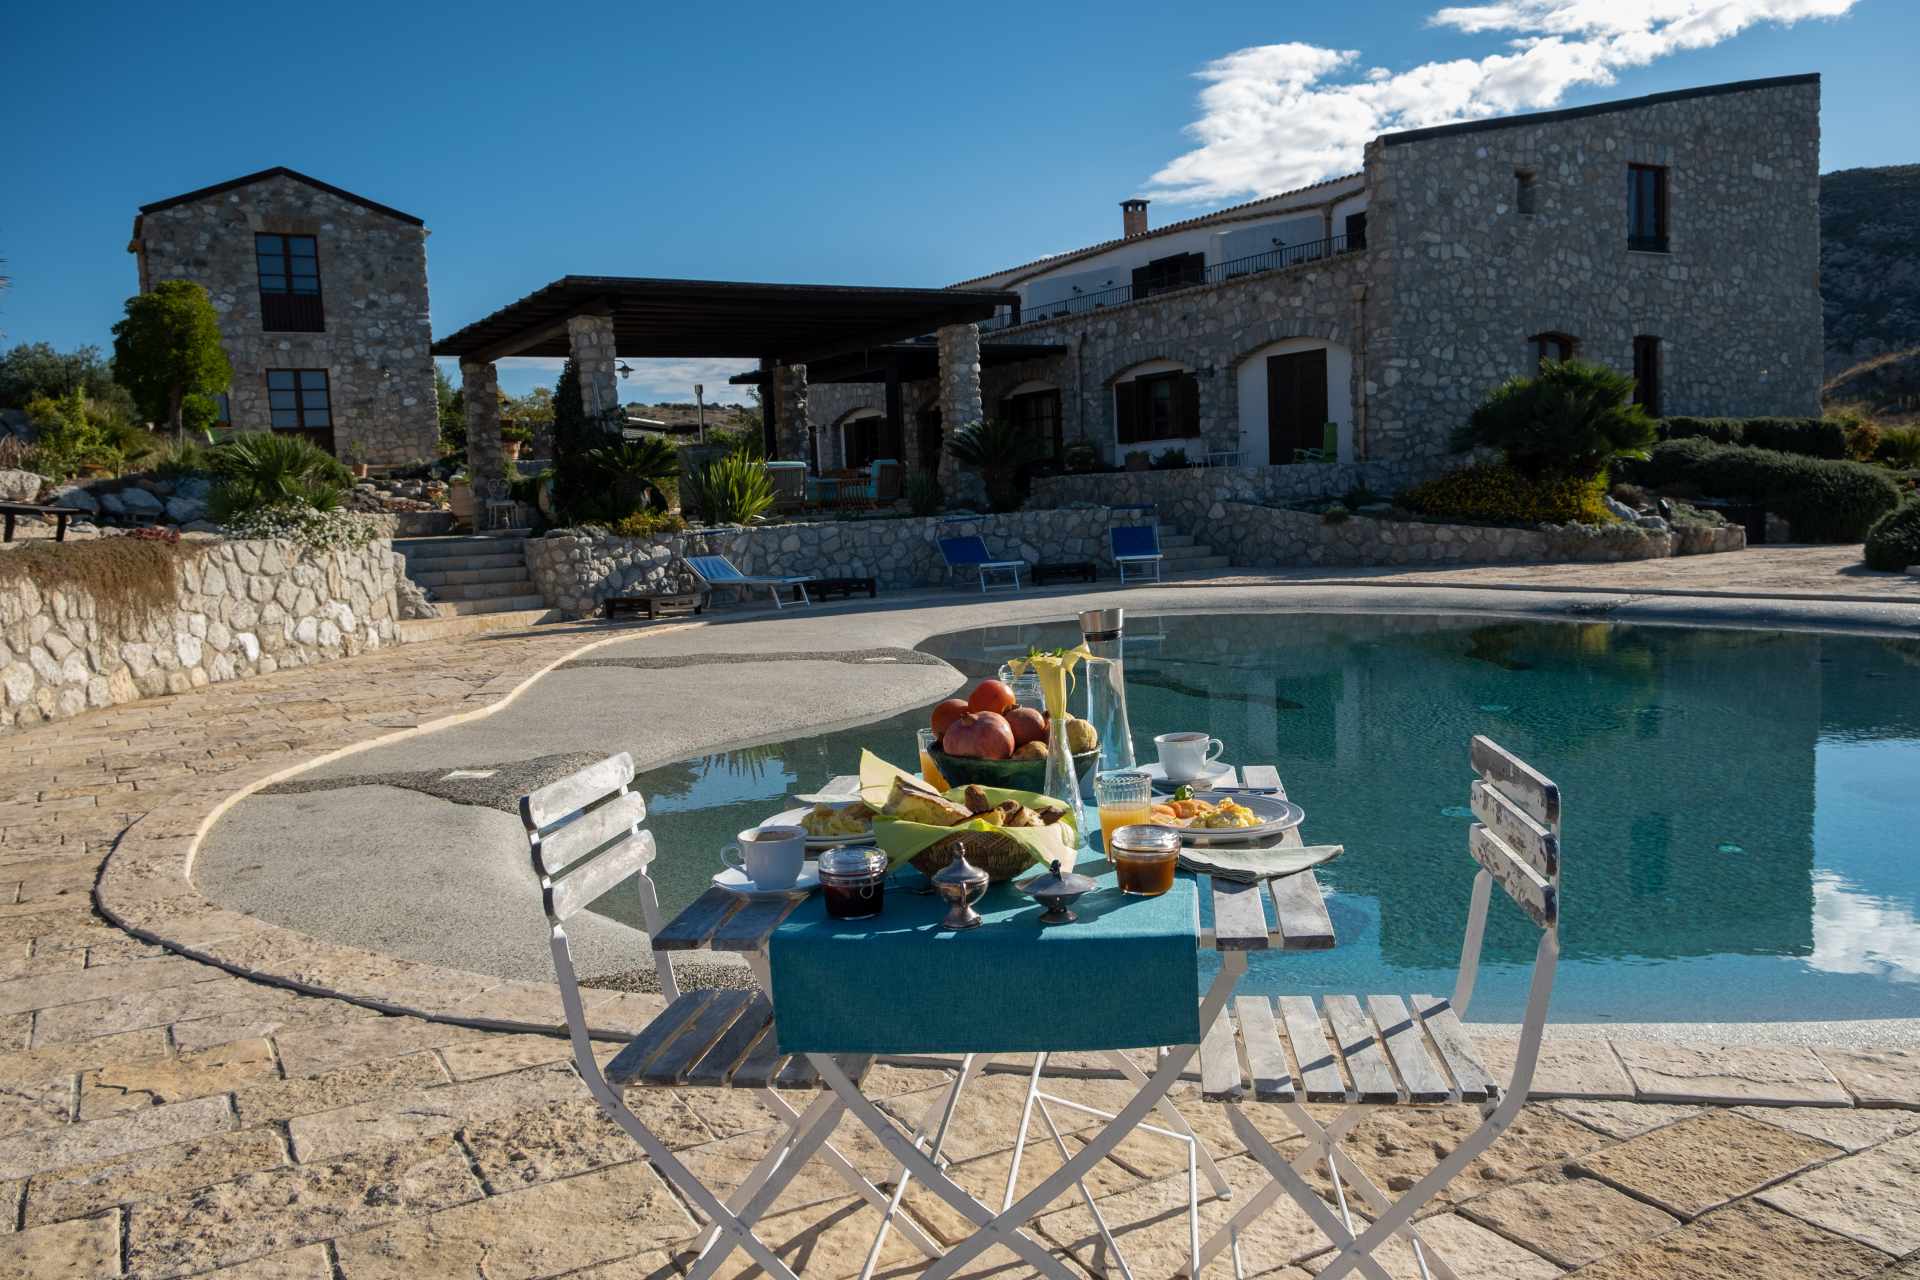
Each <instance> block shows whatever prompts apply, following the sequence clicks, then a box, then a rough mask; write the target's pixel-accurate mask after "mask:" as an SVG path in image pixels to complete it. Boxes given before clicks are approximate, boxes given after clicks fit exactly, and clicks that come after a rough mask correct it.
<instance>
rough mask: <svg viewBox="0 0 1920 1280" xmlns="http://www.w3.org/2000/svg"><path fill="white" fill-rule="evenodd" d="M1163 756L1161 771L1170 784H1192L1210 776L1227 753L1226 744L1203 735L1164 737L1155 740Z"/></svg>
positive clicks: (1163, 735)
mask: <svg viewBox="0 0 1920 1280" xmlns="http://www.w3.org/2000/svg"><path fill="white" fill-rule="evenodd" d="M1153 745H1154V747H1155V749H1156V750H1158V751H1159V752H1160V769H1161V771H1162V772H1164V773H1165V774H1166V775H1167V781H1168V782H1191V781H1192V780H1194V779H1195V778H1199V777H1202V776H1204V775H1207V774H1208V773H1210V772H1211V770H1209V768H1208V766H1209V765H1211V764H1213V763H1214V762H1215V761H1216V760H1218V759H1219V758H1220V756H1221V754H1222V753H1224V752H1225V751H1226V749H1227V748H1226V744H1225V743H1223V742H1221V741H1220V739H1218V738H1209V737H1208V736H1207V735H1206V734H1204V733H1163V734H1161V735H1160V736H1159V737H1157V738H1155V739H1154V740H1153Z"/></svg>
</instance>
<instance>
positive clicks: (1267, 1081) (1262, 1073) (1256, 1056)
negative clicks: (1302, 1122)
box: [1201, 996, 1293, 1102]
mask: <svg viewBox="0 0 1920 1280" xmlns="http://www.w3.org/2000/svg"><path fill="white" fill-rule="evenodd" d="M1233 1016H1234V1018H1235V1019H1236V1020H1237V1021H1238V1022H1239V1023H1240V1042H1241V1043H1242V1044H1244V1045H1246V1046H1247V1073H1248V1075H1250V1076H1251V1077H1252V1078H1253V1096H1254V1097H1256V1098H1258V1099H1260V1100H1261V1101H1262V1102H1292V1101H1293V1071H1292V1070H1291V1069H1290V1068H1289V1067H1288V1066H1287V1051H1286V1050H1285V1049H1283V1048H1281V1047H1280V1029H1279V1027H1277V1026H1276V1025H1275V1024H1274V1021H1273V1004H1272V1002H1271V1001H1269V1000H1268V999H1267V998H1266V997H1265V996H1236V997H1234V1001H1233ZM1205 1048H1206V1046H1205V1045H1202V1046H1201V1049H1202V1051H1203V1052H1204V1051H1205Z"/></svg>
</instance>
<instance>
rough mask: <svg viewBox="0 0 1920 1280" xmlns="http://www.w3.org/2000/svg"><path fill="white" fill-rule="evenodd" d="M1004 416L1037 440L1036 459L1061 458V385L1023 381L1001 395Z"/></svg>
mask: <svg viewBox="0 0 1920 1280" xmlns="http://www.w3.org/2000/svg"><path fill="white" fill-rule="evenodd" d="M1000 416H1001V417H1002V418H1003V419H1005V420H1006V421H1007V422H1009V423H1011V424H1013V425H1014V426H1016V427H1018V428H1020V430H1021V431H1022V432H1023V433H1024V434H1025V435H1026V436H1027V438H1028V439H1029V440H1031V441H1032V442H1033V460H1034V461H1036V462H1058V461H1060V452H1061V449H1062V447H1063V445H1062V441H1061V438H1060V388H1058V387H1056V386H1054V385H1053V384H1052V383H1050V382H1023V383H1021V384H1020V385H1019V386H1017V387H1015V388H1014V389H1013V390H1012V391H1009V392H1008V393H1007V394H1006V395H1004V396H1002V397H1001V398H1000Z"/></svg>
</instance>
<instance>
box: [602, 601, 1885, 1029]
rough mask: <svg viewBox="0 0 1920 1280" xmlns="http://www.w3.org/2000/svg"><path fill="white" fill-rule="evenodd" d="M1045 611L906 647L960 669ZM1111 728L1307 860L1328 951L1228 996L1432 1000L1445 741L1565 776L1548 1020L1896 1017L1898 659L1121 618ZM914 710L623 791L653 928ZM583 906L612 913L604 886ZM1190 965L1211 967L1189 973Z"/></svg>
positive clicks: (1463, 770)
mask: <svg viewBox="0 0 1920 1280" xmlns="http://www.w3.org/2000/svg"><path fill="white" fill-rule="evenodd" d="M1077 639H1078V634H1077V631H1076V630H1075V628H1074V627H1073V626H1072V625H1071V624H1066V623H1062V624H1054V625H1048V626H1037V627H1033V626H1021V627H1001V628H990V629H985V630H978V631H969V632H964V633H959V634H955V635H949V636H942V637H937V638H935V639H934V640H931V641H929V642H927V643H926V644H925V645H923V646H922V647H923V648H924V649H926V650H928V651H929V652H932V653H935V654H938V655H939V656H940V657H942V658H944V659H946V660H947V661H948V662H950V663H952V664H953V665H954V666H955V667H957V668H959V669H960V670H961V671H963V672H965V673H966V674H967V675H968V676H970V677H975V676H979V675H984V674H990V673H991V672H993V671H994V670H996V669H997V668H998V666H999V664H1000V663H1001V662H1002V661H1004V660H1005V659H1006V658H1007V657H1010V656H1014V655H1016V654H1020V653H1024V652H1026V650H1027V648H1028V647H1029V646H1030V645H1036V644H1037V645H1042V646H1051V645H1057V644H1063V643H1070V642H1072V641H1075V640H1077ZM1127 681H1128V697H1129V703H1130V710H1131V713H1132V720H1133V729H1134V737H1135V741H1136V743H1138V744H1139V745H1140V746H1141V747H1142V748H1143V749H1144V750H1143V758H1147V759H1150V758H1151V756H1150V754H1149V753H1150V752H1151V742H1150V739H1151V737H1152V736H1153V735H1154V734H1156V733H1163V732H1166V731H1168V730H1169V729H1175V728H1180V729H1188V728H1204V729H1207V730H1209V731H1210V732H1212V733H1213V734H1214V735H1216V736H1218V737H1220V738H1222V739H1224V740H1225V742H1226V743H1227V747H1228V756H1227V758H1228V759H1229V760H1232V761H1236V762H1237V761H1242V760H1271V761H1274V762H1275V763H1277V764H1278V765H1279V767H1280V771H1281V774H1282V776H1283V777H1284V778H1285V779H1286V783H1287V790H1288V793H1289V795H1290V796H1291V797H1292V798H1293V799H1294V800H1296V801H1297V802H1299V803H1300V804H1301V805H1302V806H1304V807H1305V809H1306V810H1307V814H1308V820H1307V826H1306V829H1305V834H1306V836H1307V838H1308V839H1309V841H1310V842H1314V843H1319V842H1339V843H1342V844H1344V845H1346V847H1347V852H1346V855H1345V856H1344V857H1343V858H1342V859H1340V860H1339V861H1338V862H1335V863H1334V864H1332V865H1331V866H1328V867H1326V868H1324V869H1323V870H1322V872H1321V879H1322V883H1323V884H1324V885H1325V886H1326V888H1327V890H1328V907H1329V910H1330V911H1331V913H1332V915H1333V918H1334V923H1335V926H1336V929H1337V930H1338V933H1339V937H1340V945H1339V946H1338V948H1336V949H1335V950H1334V951H1331V952H1324V953H1318V954H1311V955H1294V956H1259V957H1256V958H1255V960H1254V963H1253V965H1252V967H1251V969H1250V971H1249V973H1248V976H1247V978H1246V980H1245V986H1246V988H1247V989H1249V990H1255V991H1265V992H1271V993H1279V992H1298V993H1307V994H1312V993H1316V992H1322V991H1359V992H1369V991H1401V992H1406V991H1421V990H1440V991H1445V990H1450V989H1451V983H1452V975H1453V970H1454V966H1455V964H1456V962H1457V960H1458V951H1459V944H1460V936H1461V932H1462V930H1463V928H1464V924H1465V919H1466V904H1467V895H1468V891H1469V889H1470V887H1471V882H1472V874H1473V864H1472V863H1471V861H1470V860H1469V859H1468V857H1467V854H1466V848H1465V845H1466V826H1467V824H1468V822H1469V821H1470V818H1469V816H1468V814H1467V812H1466V810H1465V808H1464V806H1465V803H1466V789H1467V782H1468V779H1469V771H1468V767H1467V763H1466V743H1467V739H1468V738H1469V736H1471V735H1472V734H1474V733H1486V734H1489V735H1490V736H1492V737H1494V738H1496V739H1497V740H1498V741H1500V742H1501V743H1503V744H1504V745H1506V746H1508V747H1510V748H1512V749H1513V750H1514V751H1516V752H1517V753H1519V754H1520V755H1522V756H1523V757H1525V758H1526V759H1528V760H1529V761H1531V762H1532V763H1534V764H1535V765H1537V766H1538V767H1539V768H1540V769H1542V770H1543V771H1544V772H1546V773H1547V774H1548V775H1549V776H1551V777H1552V778H1554V780H1555V781H1557V782H1558V783H1559V784H1560V785H1561V787H1562V789H1563V790H1564V792H1565V794H1566V797H1567V800H1566V819H1565V823H1564V832H1563V840H1564V845H1565V865H1564V871H1563V874H1562V891H1563V895H1564V907H1563V915H1562V927H1561V939H1562V946H1563V948H1564V956H1563V959H1562V963H1561V969H1560V975H1559V979H1558V982H1557V984H1556V988H1555V992H1554V1016H1555V1018H1556V1019H1557V1020H1560V1021H1620V1022H1632V1021H1729V1022H1730V1021H1750V1020H1771V1019H1850V1018H1865V1017H1911V1016H1920V925H1917V924H1916V920H1915V897H1916V891H1917V890H1920V870H1916V865H1915V864H1916V858H1917V857H1920V841H1916V839H1915V832H1916V831H1920V643H1914V642H1904V641H1881V640H1871V639H1864V638H1856V637H1845V636H1822V635H1813V634H1803V633H1782V632H1758V631H1728V630H1704V629H1691V628H1669V627H1633V626H1616V625H1612V624H1607V623H1546V622H1514V621H1505V620H1488V619H1483V618H1472V617H1464V616H1461V617H1433V616H1419V617H1412V616H1406V617H1392V616H1324V615H1301V614H1286V615H1275V614H1226V615H1176V616H1168V617H1164V618H1133V619H1130V622H1129V648H1128V653H1127ZM923 723H924V713H923V712H921V711H915V712H912V713H909V714H906V715H902V716H896V717H893V718H890V719H887V720H882V721H879V722H876V723H874V724H870V725H866V726H863V727H861V728H858V729H854V730H848V731H844V732H840V733H833V734H824V735H820V736H818V737H813V738H806V739H799V740H795V741H790V742H784V743H778V744H774V745H769V746H762V747H754V748H748V749H745V750H739V751H728V752H718V753H715V754H713V755H709V756H706V757H703V758H701V759H698V760H693V761H688V762H685V763H682V764H676V765H671V766H668V767H666V768H662V769H655V770H652V771H650V772H648V773H645V774H643V775H642V776H641V777H640V779H639V780H638V783H637V785H638V786H639V787H640V789H641V790H642V791H643V793H644V794H645V795H646V797H647V799H648V804H649V808H650V810H651V816H650V818H649V826H650V827H651V828H652V829H653V830H654V832H655V833H656V835H657V837H658V839H659V842H660V847H661V850H662V854H661V857H660V860H659V862H658V863H657V864H656V869H657V873H658V875H659V878H660V884H661V891H662V896H663V898H664V899H665V900H666V906H667V910H668V911H669V912H671V911H673V910H675V909H677V908H678V907H679V906H680V905H683V904H684V903H686V902H688V901H690V900H691V899H692V898H693V897H694V896H695V895H697V894H698V892H699V891H700V890H701V889H702V888H703V887H704V886H705V883H706V879H707V877H708V875H710V874H711V872H712V870H713V869H714V868H715V867H716V866H717V851H718V849H719V847H720V846H721V845H722V844H724V843H726V842H727V841H728V840H730V839H731V838H732V837H733V833H734V832H735V831H737V830H739V829H741V828H743V827H747V826H751V825H753V824H755V823H756V822H759V821H761V820H762V819H764V818H765V817H767V816H768V815H769V814H771V813H773V812H775V811H777V810H778V809H781V808H784V807H786V805H785V804H783V803H782V800H783V798H784V797H785V796H786V795H787V794H788V793H789V792H790V791H792V790H795V789H800V790H806V789H809V788H812V787H814V786H817V785H819V783H820V782H821V781H823V780H824V779H825V778H826V777H828V776H830V775H832V774H835V773H845V772H848V771H849V770H851V768H852V767H853V765H854V762H855V761H856V760H857V759H858V755H859V750H860V748H861V747H862V746H869V747H871V748H873V749H874V750H875V751H877V752H879V753H880V754H881V755H883V756H885V757H887V758H889V759H892V760H894V761H895V762H897V763H899V764H902V765H907V766H911V764H912V761H913V756H914V751H913V731H914V730H915V729H917V728H919V727H920V726H921V724H923ZM1495 900H1496V904H1497V905H1498V906H1499V907H1500V908H1501V909H1499V910H1496V911H1495V912H1494V918H1493V920H1492V922H1491V924H1490V928H1489V933H1488V947H1487V953H1486V959H1485V962H1484V963H1483V965H1482V969H1481V976H1480V983H1479V988H1478V993H1477V995H1476V1002H1475V1005H1474V1009H1473V1013H1474V1016H1475V1018H1476V1019H1485V1020H1495V1021H1499V1020H1511V1019H1517V1017H1518V1016H1519V1013H1520V1010H1521V1008H1522V1006H1523V1004H1524V994H1525V993H1524V990H1523V987H1522V984H1523V982H1524V980H1525V976H1526V972H1527V968H1526V962H1527V961H1528V960H1530V958H1531V956H1532V947H1533V941H1534V939H1535V938H1536V936H1537V935H1535V934H1534V932H1533V930H1532V928H1531V926H1529V925H1527V924H1526V923H1525V922H1524V921H1523V920H1522V919H1521V918H1520V917H1519V915H1518V913H1517V912H1513V911H1509V910H1506V909H1504V908H1505V907H1506V905H1507V904H1505V903H1504V902H1503V901H1502V900H1501V899H1500V898H1499V895H1496V896H1495ZM597 909H599V910H602V911H605V912H606V913H607V914H610V915H614V916H616V917H619V918H622V919H627V920H630V921H636V922H637V921H638V918H639V917H638V912H637V906H636V903H635V902H634V901H633V900H632V899H631V898H630V897H627V896H625V895H621V894H616V895H611V896H609V897H608V898H606V899H603V900H602V901H601V903H599V904H598V906H597ZM1201 962H1202V963H1203V964H1205V963H1207V959H1206V957H1202V961H1201Z"/></svg>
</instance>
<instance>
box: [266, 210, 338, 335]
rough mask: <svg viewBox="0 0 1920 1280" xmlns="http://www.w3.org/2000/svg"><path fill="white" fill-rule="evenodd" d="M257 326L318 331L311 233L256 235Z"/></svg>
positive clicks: (315, 249)
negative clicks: (258, 291)
mask: <svg viewBox="0 0 1920 1280" xmlns="http://www.w3.org/2000/svg"><path fill="white" fill-rule="evenodd" d="M253 256H254V266H255V269H256V270H257V272H258V274H259V279H260V327H261V328H263V329H265V330H267V331H268V332H270V333H274V332H277V333H322V332H325V330H326V327H327V325H326V316H325V313H324V311H323V310H322V308H321V304H320V248H319V245H318V243H317V242H316V241H315V239H314V238H313V237H312V236H290V235H265V234H262V235H256V236H254V238H253Z"/></svg>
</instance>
